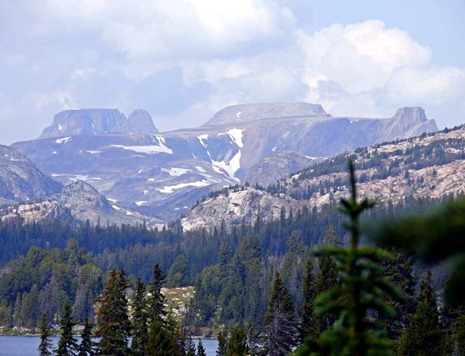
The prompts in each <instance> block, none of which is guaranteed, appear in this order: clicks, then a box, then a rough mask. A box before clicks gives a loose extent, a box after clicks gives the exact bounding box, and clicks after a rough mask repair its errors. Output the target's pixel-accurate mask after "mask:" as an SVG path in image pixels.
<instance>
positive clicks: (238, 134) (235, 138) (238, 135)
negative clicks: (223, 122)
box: [218, 129, 244, 148]
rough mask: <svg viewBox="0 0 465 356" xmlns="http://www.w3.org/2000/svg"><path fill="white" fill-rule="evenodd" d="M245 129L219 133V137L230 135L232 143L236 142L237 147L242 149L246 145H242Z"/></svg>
mask: <svg viewBox="0 0 465 356" xmlns="http://www.w3.org/2000/svg"><path fill="white" fill-rule="evenodd" d="M243 131H244V129H242V130H241V129H231V130H229V131H228V132H226V133H219V134H218V136H223V135H229V137H231V141H232V142H234V143H235V144H236V145H237V147H239V148H242V147H244V144H243V143H242V132H243Z"/></svg>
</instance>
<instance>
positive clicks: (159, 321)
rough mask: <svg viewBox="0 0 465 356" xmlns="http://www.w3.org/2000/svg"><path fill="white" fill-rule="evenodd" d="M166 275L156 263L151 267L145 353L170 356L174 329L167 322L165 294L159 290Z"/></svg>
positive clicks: (174, 342)
mask: <svg viewBox="0 0 465 356" xmlns="http://www.w3.org/2000/svg"><path fill="white" fill-rule="evenodd" d="M165 278H166V275H165V273H164V272H163V270H162V269H161V267H160V265H159V264H158V263H157V264H155V266H154V267H153V281H152V283H151V284H150V290H149V291H150V298H149V300H148V316H149V320H150V324H149V332H148V340H147V345H146V348H145V351H146V354H147V355H149V356H150V355H154V356H164V355H166V356H171V355H173V354H174V352H175V351H174V350H175V348H176V347H175V346H176V340H175V337H174V330H172V328H171V327H170V323H168V319H167V313H166V310H165V307H164V303H165V296H164V295H163V293H162V292H161V289H162V287H163V283H164V282H165Z"/></svg>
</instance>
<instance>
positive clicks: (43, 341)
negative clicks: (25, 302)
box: [37, 314, 52, 356]
mask: <svg viewBox="0 0 465 356" xmlns="http://www.w3.org/2000/svg"><path fill="white" fill-rule="evenodd" d="M39 332H40V344H39V347H38V348H37V351H39V355H40V356H51V355H52V352H51V349H52V340H50V326H49V325H48V322H47V317H46V316H45V314H42V319H41V321H40V327H39Z"/></svg>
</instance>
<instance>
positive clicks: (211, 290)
mask: <svg viewBox="0 0 465 356" xmlns="http://www.w3.org/2000/svg"><path fill="white" fill-rule="evenodd" d="M439 203H441V204H443V203H442V202H439V201H437V200H430V199H420V200H418V199H413V198H411V197H405V198H404V200H403V201H402V203H400V204H397V205H392V204H386V205H383V204H378V205H377V206H376V207H374V208H373V209H361V210H367V211H365V212H364V215H365V219H367V220H373V219H379V218H384V219H386V218H388V219H391V218H393V217H396V216H399V215H402V213H403V212H404V211H409V212H419V213H422V212H424V211H425V210H426V209H428V208H430V207H431V206H433V205H437V204H439ZM349 215H350V214H349ZM344 221H347V217H345V216H344V214H341V213H340V212H338V211H336V209H335V206H325V207H323V208H322V209H321V210H320V211H317V210H316V209H307V208H304V209H302V210H299V211H292V212H289V213H287V212H285V211H282V213H281V216H280V218H279V219H277V220H274V221H271V222H263V221H260V220H257V221H255V223H254V224H251V225H245V224H243V225H241V226H238V227H236V228H234V229H233V230H232V231H231V232H228V231H226V229H225V228H224V227H223V225H221V226H220V227H219V228H213V229H211V230H210V231H206V230H201V231H194V232H183V231H182V228H181V226H180V224H179V223H173V224H172V225H171V226H169V227H167V228H164V229H162V230H161V231H158V230H150V229H147V228H146V227H145V226H144V225H141V226H138V227H131V226H126V225H123V226H108V225H107V226H103V225H102V224H97V225H92V224H90V223H87V224H83V225H81V226H75V225H70V224H68V223H66V222H60V221H55V222H52V223H40V224H22V223H21V221H11V220H10V221H6V222H2V223H0V243H1V244H2V246H4V248H2V250H1V252H0V260H1V262H2V264H3V267H2V268H1V270H0V275H1V278H0V325H1V327H2V330H3V332H9V330H10V332H12V331H14V330H21V328H24V329H27V330H35V331H36V332H40V333H41V334H47V335H48V332H49V331H48V330H49V328H50V327H54V328H56V329H58V330H61V332H63V330H64V328H65V325H67V326H66V327H68V328H69V325H70V324H72V326H74V325H76V324H79V325H83V326H86V327H84V330H87V331H86V332H89V330H88V329H89V327H90V326H89V325H90V324H91V323H93V322H96V323H97V329H95V330H97V333H96V334H95V335H100V336H102V335H103V334H104V333H105V332H107V331H108V330H105V329H102V325H105V323H104V322H103V321H102V320H105V316H102V303H104V301H105V300H106V299H105V298H106V294H108V293H109V292H108V290H109V289H111V288H112V287H111V286H113V285H114V284H115V283H116V282H115V280H117V279H118V278H120V281H119V282H118V283H119V284H120V287H118V288H120V292H119V293H120V296H119V297H118V298H119V300H120V304H121V303H122V304H124V305H126V306H125V307H124V308H123V309H124V310H125V312H124V314H125V315H123V316H122V318H123V319H124V320H126V319H127V327H126V329H125V330H123V331H124V333H125V334H124V335H126V336H125V337H124V340H126V341H124V342H123V344H124V345H123V346H122V347H123V349H126V348H127V353H122V354H130V352H132V351H130V347H131V346H130V345H129V338H130V337H131V335H132V338H133V339H134V338H135V335H136V334H137V332H138V331H137V330H140V329H142V330H145V331H144V332H147V333H149V332H152V333H154V331H153V330H155V329H156V330H158V332H160V333H162V334H163V335H165V336H160V335H161V334H160V335H158V334H157V335H158V336H157V335H155V334H154V335H153V336H152V337H154V338H155V339H154V340H155V341H153V340H152V341H153V342H158V341H156V340H159V342H161V341H160V340H161V339H163V340H165V341H164V342H168V343H170V345H171V346H169V348H168V349H170V350H178V351H173V352H174V353H171V354H184V352H186V353H187V352H188V350H189V349H190V351H191V352H192V349H193V347H194V346H193V344H192V342H191V341H190V339H189V337H190V336H191V335H196V334H197V335H198V334H200V333H202V332H203V331H205V330H215V332H217V331H219V330H222V331H221V332H220V334H217V337H218V339H219V340H220V341H221V342H220V348H222V350H223V351H219V352H220V353H219V354H220V355H233V354H237V355H242V354H244V355H245V354H260V353H265V354H270V355H271V354H273V355H286V354H288V353H289V352H290V350H292V349H293V348H294V347H296V346H298V345H301V344H303V343H304V342H305V344H304V346H302V347H301V348H299V350H302V349H303V348H304V347H310V348H313V349H314V350H317V349H319V350H320V352H322V353H321V354H331V353H328V352H329V351H328V350H327V349H325V348H327V347H328V342H329V341H328V340H332V338H338V337H341V335H339V336H338V335H336V334H334V333H333V334H331V330H333V328H332V326H333V325H336V324H335V323H336V322H337V321H338V317H337V315H338V312H337V311H338V310H336V312H334V311H333V313H327V315H325V313H326V312H328V311H331V307H330V308H326V309H325V307H322V305H323V306H324V304H325V303H329V299H327V300H326V302H325V299H324V298H323V301H322V300H321V296H325V295H326V296H327V297H326V298H330V297H328V293H329V294H330V295H331V296H332V297H334V295H336V294H337V293H336V294H335V292H334V291H335V290H336V291H338V293H339V292H340V293H342V292H343V291H344V289H343V288H342V289H341V286H342V285H344V283H342V282H341V278H342V280H343V276H344V273H346V274H347V275H348V276H349V277H348V276H346V277H345V278H349V279H348V280H351V279H350V273H353V272H350V271H349V272H347V271H344V269H343V268H342V267H341V266H344V265H346V263H345V262H343V261H344V258H347V256H346V255H345V252H343V251H345V249H347V248H348V246H350V244H351V240H352V239H353V237H352V233H351V230H350V228H349V230H347V226H349V225H347V222H346V223H345V225H344V223H343V222H344ZM362 223H363V220H362ZM357 243H358V242H357ZM366 243H367V242H366V241H365V244H364V243H362V245H366ZM371 245H372V243H368V245H367V248H373V249H374V250H373V251H377V247H376V246H371ZM357 248H358V245H357ZM363 248H364V247H362V248H360V250H361V251H365V250H363ZM325 251H326V252H325ZM328 251H329V252H328ZM370 251H371V250H370ZM364 253H367V252H366V251H365V252H364ZM370 253H372V254H374V255H373V256H375V255H376V258H374V257H373V256H372V255H370ZM390 254H391V255H392V256H393V257H392V259H390V258H388V257H386V256H389V253H388V254H387V255H386V256H384V255H383V254H382V253H380V255H379V256H378V252H376V253H375V252H369V254H368V255H367V256H369V258H368V257H367V256H364V257H363V258H365V259H366V258H368V260H370V258H374V260H373V261H374V262H373V264H372V265H368V266H367V267H366V268H367V271H368V272H366V273H365V272H364V273H363V276H365V277H366V276H371V275H372V274H373V276H371V277H370V278H374V279H373V281H374V282H373V281H372V280H367V281H366V283H365V285H370V283H372V282H373V283H375V282H376V283H381V282H382V283H381V284H380V285H383V286H384V284H383V283H384V281H388V282H389V283H392V284H393V285H394V287H393V288H394V289H392V290H395V289H396V288H397V289H399V288H400V289H401V290H403V291H404V292H403V294H402V293H400V294H402V295H401V297H399V298H398V297H397V296H396V295H397V294H396V293H394V292H393V293H391V294H390V293H388V289H389V288H387V287H386V291H384V292H383V293H381V292H379V290H381V289H382V288H381V289H380V288H378V287H376V288H374V289H372V290H369V291H368V292H366V293H367V295H371V294H374V295H376V298H378V299H379V300H381V301H382V304H380V305H383V307H382V308H381V307H380V308H379V309H376V308H368V307H366V308H365V309H366V310H365V311H364V313H365V314H364V315H362V316H359V317H361V319H363V320H365V324H366V325H369V326H370V328H369V329H370V330H375V331H376V335H375V334H373V335H371V334H369V335H371V336H370V337H373V338H374V339H373V340H375V339H376V340H378V339H377V338H379V340H380V343H381V344H383V345H385V346H386V345H388V346H386V347H387V349H389V350H401V352H400V351H399V352H400V354H405V355H410V354H419V353H412V352H411V351H408V350H409V348H410V350H416V351H418V350H419V347H423V346H421V345H420V346H419V345H418V343H419V342H420V344H421V343H424V344H425V345H428V343H426V341H424V340H423V338H421V340H423V341H418V340H419V336H418V335H419V334H422V333H423V334H425V335H423V337H427V339H428V338H429V339H430V341H431V340H435V341H434V345H435V347H440V353H435V355H436V354H447V353H448V352H451V351H452V350H454V352H457V353H459V354H461V353H460V352H462V353H463V345H462V343H463V335H462V334H463V324H464V322H465V320H464V318H463V317H462V314H461V310H462V309H461V308H462V307H461V306H458V307H454V308H451V307H447V308H446V307H444V305H443V303H442V302H441V300H442V299H441V298H440V299H438V298H437V296H438V295H441V290H442V289H441V288H442V287H441V286H442V284H441V283H442V282H444V280H445V279H446V277H447V275H446V274H445V273H443V272H442V270H436V273H435V277H436V278H435V279H436V281H435V282H434V283H433V279H432V276H431V274H430V273H429V272H428V271H427V270H426V268H425V267H424V266H423V265H421V264H419V263H416V262H414V261H413V260H412V259H411V258H410V257H406V255H404V254H403V253H401V252H400V251H398V250H395V249H392V248H390ZM341 256H342V257H341ZM344 256H345V257H344ZM380 256H381V257H382V258H381V257H380ZM383 256H384V257H383ZM154 266H155V269H158V270H159V273H158V277H156V273H155V277H154ZM378 266H382V268H384V273H382V272H379V271H378ZM163 271H167V273H166V276H165V274H164V272H163ZM375 271H377V272H376V273H375ZM118 276H119V277H118ZM165 277H166V279H165ZM157 278H158V282H157V283H159V285H158V287H156V288H159V289H161V285H162V284H163V285H164V286H167V287H183V286H188V285H194V286H195V295H194V297H193V299H192V300H191V301H190V303H189V305H188V309H187V312H186V314H185V315H184V318H183V320H182V322H181V323H178V322H179V320H175V319H174V318H173V317H172V315H170V313H168V314H164V313H165V312H166V311H163V312H162V311H157V312H156V313H158V314H157V315H162V321H160V323H161V324H160V325H154V323H153V320H154V318H155V317H154V316H153V315H154V314H153V313H154V312H153V310H152V312H148V313H149V315H148V316H147V315H146V316H144V318H146V319H144V321H142V324H139V326H136V325H135V323H136V320H137V318H138V317H137V316H136V314H135V313H136V310H138V309H137V308H139V309H141V310H144V311H147V310H150V308H148V307H146V306H143V307H140V306H139V307H136V305H135V304H134V303H136V302H137V300H139V302H138V303H145V302H147V301H145V299H146V298H144V297H141V295H146V291H147V290H150V289H151V288H152V290H153V288H155V287H153V285H154V283H155V282H154V280H157ZM115 288H116V287H115ZM338 288H339V289H338ZM383 288H384V287H383ZM378 289H379V290H378ZM157 290H158V289H157ZM370 293H371V294H370ZM151 295H153V293H152V292H151ZM317 296H320V297H317ZM332 297H331V298H332ZM160 298H163V297H160ZM344 298H348V297H344ZM344 300H346V299H344ZM438 303H439V304H438ZM129 305H130V306H131V310H132V312H131V313H129V314H128V313H127V310H128V306H129ZM391 307H393V308H394V309H395V310H397V312H398V314H397V315H398V317H393V316H392V315H391V312H389V311H390V310H391ZM319 308H320V309H321V308H322V310H323V312H321V311H318V310H319ZM336 309H337V308H336ZM339 309H340V307H339ZM362 309H363V308H362ZM386 311H387V312H386ZM385 312H386V313H385ZM150 313H151V314H150ZM150 315H152V316H150ZM432 316H433V317H432ZM374 321H376V323H374V324H373V322H374ZM378 322H379V323H378ZM118 323H120V322H118ZM428 323H430V324H431V323H432V324H431V325H429V324H428ZM427 324H428V325H427ZM141 325H142V326H141ZM366 325H365V326H364V327H365V329H366ZM137 328H139V329H137ZM425 328H426V329H425ZM362 329H363V328H362ZM341 330H343V329H341ZM367 330H368V329H367ZM425 330H428V332H429V333H425V332H424V331H425ZM123 331H121V332H123ZM281 331H282V333H281ZM365 331H366V330H365ZM102 333H103V334H102ZM383 333H385V334H383ZM430 333H431V334H430ZM461 333H462V334H461ZM433 334H434V335H433ZM147 335H148V334H147ZM367 335H368V334H367ZM382 335H385V336H382ZM375 336H376V337H375ZM407 336H408V337H407ZM144 337H145V336H144ZM147 337H148V336H147ZM309 337H311V338H309ZM324 337H327V338H328V339H327V340H326V341H325V339H324ZM383 337H384V339H383ZM45 339H46V337H45ZM83 340H84V339H83ZM166 340H168V341H166ZM169 340H171V341H169ZM309 340H310V341H309ZM318 340H319V341H318ZM383 340H384V341H386V340H391V341H392V343H388V344H386V343H384V341H383ZM431 342H433V341H431ZM180 343H181V344H182V345H183V346H179V344H180ZM415 343H417V344H415ZM71 344H72V345H71V346H70V347H72V348H74V350H77V349H78V346H77V344H75V343H74V344H73V342H71ZM381 344H380V345H381ZM176 345H178V346H176ZM372 346H373V345H371V346H370V347H372ZM378 346H379V345H378ZM93 347H94V348H93V350H94V351H95V350H97V349H99V348H100V349H102V347H106V346H104V345H102V344H100V345H97V346H95V345H94V346H93ZM108 347H111V346H108ZM167 347H168V346H167ZM367 347H368V346H367ZM370 347H368V349H369V348H370ZM373 347H374V346H373ZM428 347H430V348H431V347H432V346H428ZM46 348H47V347H46ZM199 348H200V347H199ZM236 348H238V349H240V350H242V351H238V353H232V351H231V350H235V349H236ZM181 349H182V351H180V350H181ZM227 350H229V351H227ZM271 350H279V351H276V352H277V353H273V352H272V351H271ZM435 350H436V349H435ZM94 351H92V352H94ZM197 351H198V350H197ZM416 351H415V352H416ZM125 352H126V351H125ZM137 352H139V353H137ZM137 352H136V353H135V354H146V350H142V349H140V350H139V351H137ZM228 352H229V353H228ZM241 352H242V353H241ZM302 352H303V351H302ZM83 354H84V355H85V354H89V353H83ZM147 354H149V353H147ZM168 354H170V353H168ZM191 354H192V353H191ZM194 354H195V353H194ZM333 354H337V353H333ZM424 354H425V355H426V354H431V353H424Z"/></svg>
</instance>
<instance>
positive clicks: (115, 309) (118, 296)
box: [96, 270, 131, 356]
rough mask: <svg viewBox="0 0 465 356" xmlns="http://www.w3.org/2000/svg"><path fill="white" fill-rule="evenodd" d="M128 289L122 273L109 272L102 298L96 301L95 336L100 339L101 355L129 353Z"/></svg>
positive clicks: (119, 355) (116, 355) (120, 355)
mask: <svg viewBox="0 0 465 356" xmlns="http://www.w3.org/2000/svg"><path fill="white" fill-rule="evenodd" d="M127 287H128V284H127V280H126V275H125V273H124V271H119V272H117V271H116V270H111V271H110V274H109V279H108V282H107V284H106V286H105V288H104V290H103V296H102V297H100V298H97V299H96V302H97V304H98V311H97V317H98V328H97V332H96V336H99V337H101V339H100V341H99V343H98V346H99V348H100V353H101V354H102V355H115V356H123V355H128V354H129V353H130V350H129V347H128V339H129V336H130V332H131V323H130V321H129V318H128V313H127V310H128V301H127V299H126V294H125V292H126V289H127Z"/></svg>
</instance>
